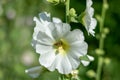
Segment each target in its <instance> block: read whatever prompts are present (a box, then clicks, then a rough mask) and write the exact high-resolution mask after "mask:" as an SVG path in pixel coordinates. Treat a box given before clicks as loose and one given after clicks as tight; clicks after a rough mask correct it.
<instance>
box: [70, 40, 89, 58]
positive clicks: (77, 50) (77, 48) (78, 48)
mask: <svg viewBox="0 0 120 80" xmlns="http://www.w3.org/2000/svg"><path fill="white" fill-rule="evenodd" d="M87 49H88V45H87V43H86V42H83V43H79V44H77V43H74V44H73V45H71V50H70V51H73V52H74V55H76V56H78V57H80V56H84V55H86V54H87Z"/></svg>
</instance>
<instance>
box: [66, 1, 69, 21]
mask: <svg viewBox="0 0 120 80" xmlns="http://www.w3.org/2000/svg"><path fill="white" fill-rule="evenodd" d="M65 6H66V22H67V23H69V10H70V0H66V4H65Z"/></svg>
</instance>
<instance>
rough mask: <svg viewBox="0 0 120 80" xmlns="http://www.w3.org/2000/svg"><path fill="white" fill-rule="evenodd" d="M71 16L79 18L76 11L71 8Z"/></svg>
mask: <svg viewBox="0 0 120 80" xmlns="http://www.w3.org/2000/svg"><path fill="white" fill-rule="evenodd" d="M69 14H70V16H72V17H75V16H77V14H76V11H75V9H74V8H71V9H70V11H69Z"/></svg>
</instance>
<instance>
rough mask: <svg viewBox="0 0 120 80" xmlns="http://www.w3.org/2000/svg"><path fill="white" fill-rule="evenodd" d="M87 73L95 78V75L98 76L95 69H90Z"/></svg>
mask: <svg viewBox="0 0 120 80" xmlns="http://www.w3.org/2000/svg"><path fill="white" fill-rule="evenodd" d="M86 74H87V76H88V77H90V78H93V77H95V76H96V73H95V71H93V70H88V71H87V73H86Z"/></svg>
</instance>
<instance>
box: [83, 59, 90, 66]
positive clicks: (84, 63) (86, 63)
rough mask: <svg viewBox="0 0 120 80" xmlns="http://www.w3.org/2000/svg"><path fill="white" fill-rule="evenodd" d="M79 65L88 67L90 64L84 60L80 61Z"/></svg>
mask: <svg viewBox="0 0 120 80" xmlns="http://www.w3.org/2000/svg"><path fill="white" fill-rule="evenodd" d="M81 63H82V64H83V65H84V66H88V65H89V64H90V62H89V61H85V60H81Z"/></svg>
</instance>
